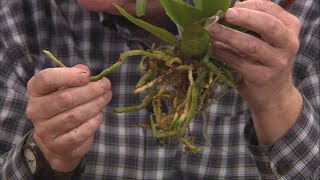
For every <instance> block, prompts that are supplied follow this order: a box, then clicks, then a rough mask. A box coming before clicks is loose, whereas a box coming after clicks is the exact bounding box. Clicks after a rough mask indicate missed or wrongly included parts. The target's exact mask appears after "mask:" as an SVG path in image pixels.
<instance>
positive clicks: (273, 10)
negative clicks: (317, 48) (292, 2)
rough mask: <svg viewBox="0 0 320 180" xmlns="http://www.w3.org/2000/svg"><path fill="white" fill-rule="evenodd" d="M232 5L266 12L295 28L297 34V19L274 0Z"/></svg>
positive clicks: (258, 0) (257, 0) (298, 25)
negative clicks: (273, 0) (272, 0)
mask: <svg viewBox="0 0 320 180" xmlns="http://www.w3.org/2000/svg"><path fill="white" fill-rule="evenodd" d="M234 7H238V8H248V9H251V10H257V11H262V12H265V13H268V14H270V15H272V16H274V17H276V18H277V19H279V20H280V21H281V22H282V23H283V24H284V25H285V26H289V27H293V29H295V33H296V34H299V29H300V23H299V20H298V19H297V18H296V17H295V16H293V15H292V14H290V13H289V12H287V11H285V10H284V9H283V8H282V7H280V6H279V5H278V4H276V3H274V2H271V1H265V0H250V1H244V2H241V3H237V4H236V5H235V6H234Z"/></svg>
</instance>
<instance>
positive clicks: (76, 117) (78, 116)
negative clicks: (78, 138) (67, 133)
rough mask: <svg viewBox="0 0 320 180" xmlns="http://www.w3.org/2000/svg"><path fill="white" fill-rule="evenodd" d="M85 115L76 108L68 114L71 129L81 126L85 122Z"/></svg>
mask: <svg viewBox="0 0 320 180" xmlns="http://www.w3.org/2000/svg"><path fill="white" fill-rule="evenodd" d="M83 119H84V118H83V113H82V112H81V111H80V110H79V109H77V108H75V109H72V110H71V111H69V112H68V114H67V120H68V121H67V122H66V123H67V124H69V126H70V127H74V126H75V125H77V124H79V122H81V121H82V120H83Z"/></svg>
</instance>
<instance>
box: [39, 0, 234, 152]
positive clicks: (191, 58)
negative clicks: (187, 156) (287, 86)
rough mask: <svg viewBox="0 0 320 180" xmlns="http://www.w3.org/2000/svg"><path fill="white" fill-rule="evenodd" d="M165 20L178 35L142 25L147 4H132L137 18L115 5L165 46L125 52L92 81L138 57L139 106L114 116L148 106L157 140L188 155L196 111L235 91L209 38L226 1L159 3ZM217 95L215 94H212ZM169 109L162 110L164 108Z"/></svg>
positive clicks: (191, 149) (138, 0) (140, 1)
mask: <svg viewBox="0 0 320 180" xmlns="http://www.w3.org/2000/svg"><path fill="white" fill-rule="evenodd" d="M160 2H161V5H162V6H163V8H164V10H165V11H166V13H167V15H168V16H169V18H170V19H171V20H172V21H173V23H175V24H176V26H177V28H178V30H179V35H178V36H177V35H174V34H172V33H170V32H169V31H167V30H165V29H163V28H160V27H157V26H154V25H152V24H150V23H147V22H145V21H143V20H141V19H140V18H139V17H141V16H143V15H144V9H145V6H146V3H147V0H136V16H133V15H131V14H129V13H128V12H126V11H125V10H124V9H123V8H122V7H120V6H118V5H116V4H114V6H115V7H116V8H117V10H118V11H119V12H120V13H121V14H122V15H123V16H124V17H126V18H127V19H128V20H130V21H131V22H132V23H134V24H136V25H137V26H140V27H141V28H143V29H145V30H147V31H149V32H150V33H152V34H153V35H155V36H156V37H158V38H159V39H160V40H162V41H164V42H165V43H166V45H158V46H157V45H155V44H154V45H153V46H152V47H150V49H148V50H129V51H126V52H123V53H122V54H121V55H120V57H119V60H118V61H117V62H116V63H115V64H114V65H112V66H111V67H109V68H107V69H105V70H104V71H102V72H101V73H100V74H98V75H96V76H92V77H91V81H96V80H99V79H101V78H102V77H104V76H106V75H107V74H109V73H111V72H113V71H114V70H115V69H117V68H118V67H119V66H120V65H121V64H122V63H123V62H124V60H125V59H126V58H127V57H129V56H142V58H141V61H140V63H139V65H138V70H139V71H140V72H142V73H144V75H143V76H142V77H141V79H140V80H139V81H138V82H137V85H136V89H135V90H134V93H135V94H138V93H142V92H145V94H146V96H145V98H144V99H143V101H142V102H141V103H140V104H137V105H133V106H129V107H117V108H114V109H113V111H114V112H116V113H123V112H132V111H138V110H141V109H144V108H146V107H147V106H150V105H151V106H152V110H153V113H152V115H150V124H149V123H147V124H139V126H140V127H143V128H150V129H151V132H152V135H153V137H154V138H156V139H161V140H168V139H175V140H178V141H179V142H181V143H182V144H184V145H185V150H186V151H188V152H193V153H197V152H198V151H200V150H201V148H199V147H196V146H195V145H194V138H193V136H192V132H191V130H190V127H189V125H190V122H191V121H192V119H193V118H194V117H195V116H196V115H197V114H199V113H200V112H205V110H206V109H207V107H208V106H209V105H210V104H211V103H212V102H214V101H217V100H218V99H219V97H221V95H222V94H223V93H224V92H226V91H227V90H229V89H232V88H235V87H236V85H235V83H234V79H233V71H232V70H231V69H229V68H228V67H226V66H224V65H223V64H222V63H220V62H219V61H218V60H216V58H215V57H214V56H213V55H212V53H211V51H212V47H211V45H210V39H209V34H208V31H207V29H208V27H209V25H211V24H213V23H216V22H217V21H219V20H220V19H221V17H222V16H223V15H224V13H225V12H226V10H227V9H228V8H229V6H230V0H193V4H194V6H193V5H190V4H188V3H186V2H184V1H183V0H160ZM44 52H45V53H46V54H47V55H48V56H49V57H50V59H51V60H53V61H54V62H56V63H57V64H58V65H59V66H60V67H65V66H64V65H63V64H62V63H61V62H60V61H58V60H57V59H56V58H55V57H54V56H53V55H52V54H51V53H50V52H49V51H44ZM218 88H219V89H220V93H219V94H214V93H213V92H215V90H216V89H218ZM164 104H165V106H166V107H167V108H163V105H164Z"/></svg>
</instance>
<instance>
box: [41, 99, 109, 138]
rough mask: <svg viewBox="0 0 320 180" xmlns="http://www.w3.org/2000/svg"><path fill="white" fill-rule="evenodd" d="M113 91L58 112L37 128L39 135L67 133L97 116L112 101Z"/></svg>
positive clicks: (48, 136) (48, 135)
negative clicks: (63, 111)
mask: <svg viewBox="0 0 320 180" xmlns="http://www.w3.org/2000/svg"><path fill="white" fill-rule="evenodd" d="M110 99H111V93H106V94H104V95H102V96H100V97H98V98H97V99H94V100H92V101H90V102H88V103H86V104H83V105H81V106H78V107H75V108H73V109H70V110H69V111H66V112H65V113H61V114H58V115H57V116H55V117H53V118H51V119H49V120H48V121H45V122H43V124H42V125H41V126H40V125H39V128H38V129H37V132H38V134H39V136H40V135H41V137H42V139H48V140H49V139H53V138H55V137H57V136H59V135H61V134H63V133H66V132H68V131H70V130H72V129H74V128H76V127H78V126H80V125H81V124H82V123H84V122H85V121H87V120H88V119H91V118H93V117H95V116H96V115H97V114H99V113H100V112H101V109H102V108H103V107H105V105H106V104H107V103H108V102H109V101H110ZM61 124H63V126H61Z"/></svg>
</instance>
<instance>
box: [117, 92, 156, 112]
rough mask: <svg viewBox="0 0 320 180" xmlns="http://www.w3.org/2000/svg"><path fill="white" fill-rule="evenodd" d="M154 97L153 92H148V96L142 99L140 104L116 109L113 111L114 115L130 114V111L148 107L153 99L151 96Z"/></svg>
mask: <svg viewBox="0 0 320 180" xmlns="http://www.w3.org/2000/svg"><path fill="white" fill-rule="evenodd" d="M154 95H155V92H154V91H151V92H149V94H148V95H147V96H146V97H145V98H144V99H143V101H142V103H141V104H138V105H133V106H129V107H117V108H114V109H113V111H114V112H116V113H123V112H132V111H138V110H141V109H143V108H145V107H147V106H148V104H149V103H150V102H151V100H152V99H153V96H154Z"/></svg>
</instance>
